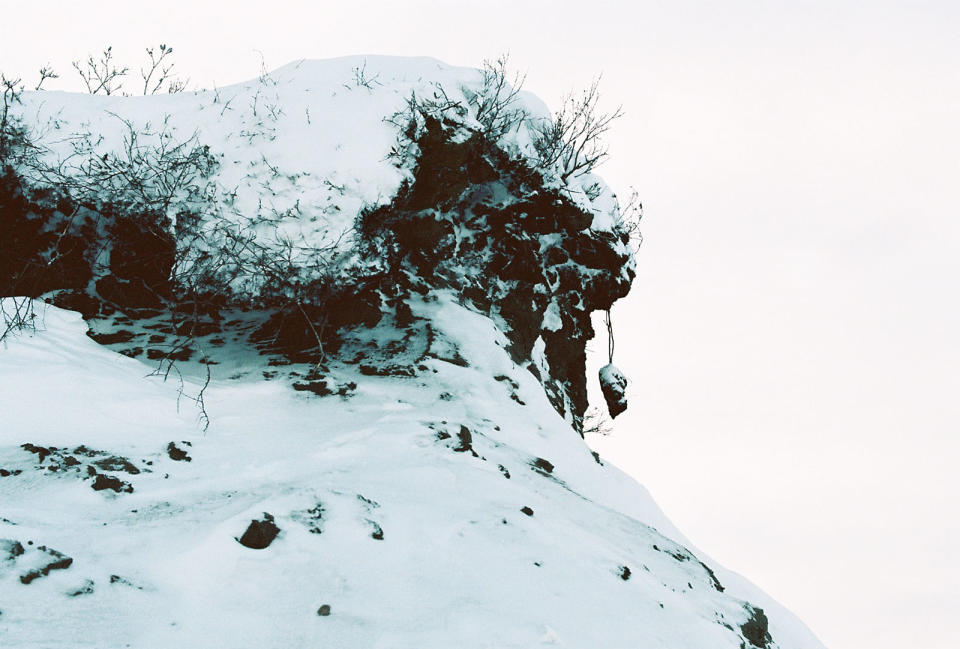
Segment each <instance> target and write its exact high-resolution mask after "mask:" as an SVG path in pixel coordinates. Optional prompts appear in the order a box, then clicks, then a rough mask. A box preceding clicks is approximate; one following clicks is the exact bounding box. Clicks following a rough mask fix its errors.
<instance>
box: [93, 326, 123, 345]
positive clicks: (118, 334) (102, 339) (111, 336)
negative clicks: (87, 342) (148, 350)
mask: <svg viewBox="0 0 960 649" xmlns="http://www.w3.org/2000/svg"><path fill="white" fill-rule="evenodd" d="M87 335H88V336H90V337H91V338H93V339H94V340H95V341H96V342H98V343H100V344H101V345H113V344H116V343H127V342H130V341H131V340H133V338H134V333H133V332H132V331H127V330H126V329H119V330H117V331H114V332H111V333H93V332H91V331H88V332H87Z"/></svg>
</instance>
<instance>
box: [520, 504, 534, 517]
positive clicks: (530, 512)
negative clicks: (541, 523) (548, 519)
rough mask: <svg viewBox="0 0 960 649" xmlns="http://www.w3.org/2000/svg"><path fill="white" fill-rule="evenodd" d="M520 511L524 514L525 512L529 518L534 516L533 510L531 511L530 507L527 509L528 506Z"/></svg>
mask: <svg viewBox="0 0 960 649" xmlns="http://www.w3.org/2000/svg"><path fill="white" fill-rule="evenodd" d="M520 511H522V512H523V513H524V514H526V515H527V516H533V510H532V509H530V508H529V507H527V506H526V505H524V506H523V507H522V508H521V509H520Z"/></svg>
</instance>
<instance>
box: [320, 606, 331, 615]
mask: <svg viewBox="0 0 960 649" xmlns="http://www.w3.org/2000/svg"><path fill="white" fill-rule="evenodd" d="M317 615H319V616H320V617H327V616H328V615H330V605H329V604H324V605H323V606H321V607H320V608H318V609H317Z"/></svg>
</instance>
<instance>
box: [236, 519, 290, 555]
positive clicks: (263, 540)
mask: <svg viewBox="0 0 960 649" xmlns="http://www.w3.org/2000/svg"><path fill="white" fill-rule="evenodd" d="M279 533H280V528H279V527H277V526H276V525H275V524H274V522H273V516H271V515H270V514H268V513H266V512H264V513H263V518H262V519H261V520H252V521H250V525H249V526H248V527H247V531H246V532H244V533H243V536H241V537H240V538H239V539H237V541H239V542H240V544H241V545H243V546H245V547H248V548H251V549H253V550H263V549H264V548H266V547H268V546H269V545H270V544H271V543H273V540H274V539H275V538H277V534H279Z"/></svg>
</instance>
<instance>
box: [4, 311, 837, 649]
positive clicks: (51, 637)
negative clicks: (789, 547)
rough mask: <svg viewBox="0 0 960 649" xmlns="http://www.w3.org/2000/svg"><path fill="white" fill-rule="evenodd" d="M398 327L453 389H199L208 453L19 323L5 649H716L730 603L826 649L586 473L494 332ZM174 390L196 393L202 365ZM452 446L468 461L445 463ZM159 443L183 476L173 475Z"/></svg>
mask: <svg viewBox="0 0 960 649" xmlns="http://www.w3.org/2000/svg"><path fill="white" fill-rule="evenodd" d="M413 306H414V311H415V315H417V316H418V317H422V318H427V319H428V321H429V322H430V324H431V326H432V327H434V328H435V330H436V331H437V332H439V333H438V335H442V336H444V337H446V338H447V339H448V340H449V341H450V342H451V343H452V344H453V345H455V346H456V348H457V349H458V350H459V353H460V354H461V355H462V357H463V358H464V359H466V361H467V363H468V364H467V365H466V366H462V365H460V364H454V363H449V362H444V361H442V360H437V359H435V360H431V361H428V369H427V370H424V371H423V372H421V373H420V374H418V375H417V376H415V377H411V378H398V377H380V376H361V375H359V374H358V373H355V374H354V375H353V376H347V375H346V373H347V370H345V369H340V370H338V371H339V372H340V373H341V374H343V375H342V376H338V377H337V379H338V380H346V379H348V378H352V379H353V380H355V381H356V382H357V384H358V387H357V390H356V391H355V393H353V394H352V395H351V396H349V397H346V398H344V397H338V396H328V397H322V398H321V397H316V396H314V395H312V394H309V393H298V392H295V391H293V390H291V389H290V387H289V385H288V384H285V383H284V382H283V381H279V380H278V381H265V380H263V379H262V378H253V377H250V376H248V377H244V378H239V379H229V378H227V377H226V376H224V375H223V373H217V374H215V377H214V380H213V382H212V383H211V384H210V386H209V387H208V388H207V391H206V399H205V402H206V407H207V409H208V411H209V413H210V426H209V429H208V430H207V431H206V432H204V431H203V429H202V426H201V425H200V424H199V422H198V419H197V414H198V413H197V406H196V405H195V404H194V403H193V402H191V401H189V400H186V399H184V398H182V397H181V398H179V404H178V392H179V391H178V389H177V387H178V386H177V383H176V381H173V380H171V379H168V380H167V381H166V382H164V381H163V380H162V378H161V377H156V376H154V377H148V376H147V375H148V374H150V373H151V372H152V371H153V370H154V369H155V368H154V367H153V366H150V365H147V364H144V363H141V362H139V361H137V360H133V359H130V358H127V357H125V356H122V355H119V354H116V353H114V352H112V351H111V350H109V349H108V348H106V347H103V346H100V345H98V344H96V343H94V342H93V341H92V340H90V339H89V338H87V337H86V336H85V335H84V334H85V324H84V322H83V321H82V319H81V318H80V316H79V315H78V314H75V313H72V312H68V311H63V310H60V309H58V308H55V307H52V306H47V305H44V304H42V303H39V302H38V303H37V304H36V309H37V312H38V313H39V314H40V315H41V317H40V326H39V327H38V330H37V331H36V332H27V331H25V332H20V333H17V334H15V335H13V336H10V337H8V338H7V341H6V343H5V345H4V346H3V347H2V348H0V411H2V412H3V413H4V416H3V425H2V428H0V467H2V468H4V469H6V470H7V471H15V470H18V469H19V470H20V471H22V473H20V474H17V475H8V476H6V477H2V478H0V539H7V540H8V541H10V542H19V543H21V544H22V545H23V547H24V548H26V552H25V553H24V554H23V555H22V556H17V557H8V558H0V611H2V614H0V638H3V639H4V645H5V646H16V647H71V648H76V647H97V648H98V649H106V648H110V647H123V646H131V647H138V648H141V647H142V648H146V649H149V648H152V647H157V648H160V647H173V646H188V647H223V646H229V647H238V648H239V647H284V648H286V647H296V646H332V647H344V648H347V647H358V648H360V647H383V648H387V647H390V648H407V647H409V648H410V649H413V648H414V647H416V648H418V649H423V648H430V647H437V648H440V647H451V646H457V647H478V648H479V647H531V646H539V645H541V644H555V645H559V646H568V647H609V648H612V649H617V648H621V647H622V648H624V649H626V648H627V647H650V648H655V647H664V648H667V647H670V648H673V649H676V648H683V647H691V648H692V647H698V648H702V647H711V648H720V647H730V648H731V649H732V648H735V647H739V646H740V642H741V639H740V636H739V635H738V633H736V632H734V631H731V630H730V629H728V628H726V627H725V626H723V624H728V625H730V626H731V627H732V628H733V629H737V630H738V629H739V625H740V624H742V623H743V622H745V621H746V613H745V609H744V608H743V601H744V600H746V601H749V602H750V603H751V604H752V605H753V606H755V607H756V606H760V607H762V608H763V609H764V611H765V612H766V614H767V615H768V616H769V618H770V623H771V626H770V631H771V635H772V636H773V639H774V641H775V642H776V646H778V647H780V648H781V649H788V648H792V647H796V648H801V647H802V648H805V649H810V648H811V647H818V646H820V645H819V643H818V642H817V641H816V640H815V639H814V638H813V637H812V635H811V634H810V633H809V631H807V630H806V629H805V627H803V625H802V624H801V623H799V622H797V621H796V620H795V619H794V618H793V617H792V616H790V614H789V613H786V612H785V611H783V610H782V609H781V608H779V607H778V606H777V605H776V604H775V603H773V602H770V601H769V600H768V598H766V597H765V596H764V595H763V594H762V593H760V592H759V591H757V590H756V589H755V588H753V587H752V586H750V585H749V584H748V583H746V582H745V581H743V580H741V579H740V578H738V577H736V576H734V575H733V574H731V573H728V572H726V571H724V570H722V569H720V568H718V567H717V566H716V565H715V564H713V563H712V562H711V561H710V560H709V559H708V558H707V557H705V556H703V555H702V554H700V553H699V552H697V551H696V550H695V549H694V548H692V546H690V544H689V543H688V542H687V541H686V540H685V539H684V538H683V537H682V535H680V534H679V533H678V532H677V530H676V529H674V527H673V526H672V525H671V524H670V523H669V521H668V520H667V519H666V518H665V517H664V515H663V514H662V512H660V510H659V509H658V508H657V506H656V504H655V503H653V502H652V500H651V499H650V497H649V495H648V494H647V492H646V491H645V490H644V489H643V487H641V486H640V485H638V484H636V483H635V482H633V481H632V480H631V479H630V478H628V477H627V476H626V475H624V474H623V473H621V472H619V471H618V470H616V469H615V468H614V467H612V466H610V465H609V464H606V463H604V464H603V465H601V464H599V463H597V462H596V461H594V458H593V457H592V456H591V454H590V452H589V450H588V448H587V447H586V446H585V445H584V444H583V442H582V440H580V438H579V437H578V436H577V435H575V434H574V433H573V432H572V431H571V430H570V428H569V426H568V425H567V424H566V423H565V422H564V421H563V420H562V419H561V418H560V417H559V416H558V415H557V413H556V412H555V411H554V410H553V408H552V407H551V406H550V404H549V403H548V401H547V399H546V397H545V396H544V393H543V390H542V388H541V387H540V385H539V383H538V382H537V381H536V379H535V378H534V377H533V376H532V375H531V374H530V373H529V372H528V371H526V370H523V369H521V368H519V367H517V366H516V365H514V364H513V363H512V362H511V361H510V359H509V357H508V355H507V353H506V352H505V351H504V350H503V345H504V344H505V338H504V336H503V334H502V333H501V332H500V331H499V330H497V328H496V326H495V325H494V324H493V322H492V321H491V320H489V319H488V318H485V317H483V316H481V315H478V314H476V313H473V312H471V311H469V310H467V309H465V308H464V307H462V306H460V305H458V304H456V303H455V301H454V300H453V299H452V298H451V296H449V295H444V294H442V293H441V294H438V295H437V296H436V299H435V300H427V299H424V300H423V301H422V302H418V303H416V304H414V305H413ZM233 352H235V353H237V354H241V353H243V350H239V349H237V350H230V349H227V350H225V352H224V353H225V354H230V353H233ZM214 367H215V368H216V367H217V366H214ZM183 371H184V373H185V375H186V376H187V384H186V386H185V392H186V393H187V394H195V393H196V392H197V391H198V390H199V388H200V382H201V378H202V377H201V374H200V367H199V365H197V366H191V365H190V364H189V363H185V364H183ZM502 375H506V376H507V377H509V379H510V381H511V382H512V384H515V385H516V388H515V389H514V388H512V387H511V384H509V383H506V382H505V381H503V380H502V379H500V380H498V378H495V377H500V376H502ZM511 391H513V392H515V393H516V394H517V395H518V396H519V397H520V400H521V401H523V402H524V405H521V404H520V403H519V402H518V401H516V400H514V399H511V397H510V394H511ZM443 393H451V394H455V395H457V398H455V399H449V400H448V399H444V398H442V397H441V395H442V394H443ZM461 426H466V427H467V428H468V429H469V431H471V433H472V438H471V445H472V449H473V451H474V452H475V453H476V456H474V455H473V453H470V452H456V451H455V450H454V448H455V444H454V443H455V442H456V440H457V435H458V431H459V430H460V427H461ZM441 433H447V434H449V435H450V436H451V437H450V438H447V439H442V435H441ZM171 442H174V443H175V444H176V445H177V447H178V448H181V449H185V450H186V451H187V452H188V454H189V456H190V457H191V461H189V462H187V461H174V460H173V459H172V458H171V457H170V456H169V455H168V454H167V448H168V444H170V443H171ZM25 443H30V444H34V445H37V446H42V447H57V449H59V450H61V451H66V452H72V451H73V450H74V449H75V448H76V447H77V446H79V445H81V444H82V445H85V446H86V447H87V448H89V449H96V450H101V451H105V452H108V453H110V454H115V455H118V456H122V457H123V458H126V459H128V460H129V461H130V462H131V463H133V464H134V465H136V466H138V467H139V468H140V470H141V471H140V473H138V474H135V475H130V474H127V473H122V472H114V473H115V474H116V475H117V476H119V477H121V478H123V479H124V480H127V481H129V482H130V483H131V484H132V485H133V487H134V491H133V493H129V494H128V493H114V492H112V491H109V490H107V491H93V490H92V489H91V488H90V484H91V481H90V480H84V479H83V475H84V474H83V473H82V472H79V473H72V472H70V471H59V472H52V471H50V470H49V469H46V466H49V464H50V463H52V462H53V461H54V459H53V456H51V457H48V458H46V460H45V461H44V462H41V463H38V462H37V459H38V458H37V456H36V455H35V454H32V453H29V452H27V451H26V450H24V449H23V448H21V444H25ZM187 443H189V445H188V444H187ZM74 455H76V453H74ZM77 457H79V458H80V459H81V460H82V461H83V462H84V463H86V462H88V461H89V460H88V459H86V458H83V457H81V456H79V455H78V456H77ZM539 458H542V459H543V460H546V461H547V462H549V466H550V467H551V471H545V470H543V469H542V468H541V469H540V470H537V469H536V468H535V466H537V464H536V463H537V460H538V459H539ZM147 462H152V464H147ZM539 466H541V467H542V466H543V465H539ZM501 467H502V469H501ZM504 471H506V472H509V475H510V477H509V479H507V478H506V477H505V473H504ZM101 472H103V471H101ZM318 505H319V506H320V507H321V508H322V513H321V514H320V517H319V518H318V517H317V516H316V512H317V511H318V509H317V506H318ZM524 507H529V508H530V509H532V512H533V513H532V515H529V516H528V515H526V514H525V513H523V512H521V509H522V508H524ZM264 512H267V513H269V514H271V515H272V516H274V517H275V520H276V524H277V525H278V527H280V529H281V533H280V535H279V536H278V538H277V539H276V540H275V541H274V542H273V543H272V544H271V545H270V546H269V547H268V548H266V549H263V550H253V549H249V548H246V547H244V546H242V545H241V544H240V543H238V542H237V540H236V539H237V538H239V537H240V536H241V535H242V534H243V532H244V530H245V529H246V527H247V525H248V524H249V523H250V521H251V520H252V519H259V518H260V517H261V516H262V515H263V513H264ZM314 528H319V530H320V533H319V534H317V533H313V532H311V529H314ZM377 530H380V531H381V533H382V537H383V538H382V539H377V538H374V533H375V532H376V531H377ZM30 542H32V545H29V543H30ZM41 545H42V546H44V547H46V548H51V549H54V550H56V551H57V552H59V553H62V554H63V555H65V556H68V557H70V558H72V559H73V561H72V564H71V565H70V566H69V567H68V568H66V569H60V570H53V571H50V572H49V574H48V575H46V576H43V577H41V578H38V579H36V580H34V581H32V582H31V583H30V584H23V583H21V580H20V579H19V577H20V576H22V575H23V574H24V571H25V570H28V569H30V568H33V567H36V566H39V565H43V564H44V561H47V558H46V557H47V555H45V554H44V553H43V552H41V551H40V550H39V549H38V546H41ZM654 546H656V548H657V549H654ZM3 547H4V545H3V542H2V541H0V550H2V548H3ZM676 557H689V558H687V559H678V558H676ZM700 561H703V562H704V563H706V564H707V565H711V567H712V569H713V570H714V571H715V573H716V576H717V578H718V579H719V582H720V583H721V584H722V585H723V586H724V587H725V588H726V590H725V591H724V592H722V593H721V592H719V591H718V590H717V589H716V588H715V587H714V586H713V584H712V580H711V577H710V575H709V574H708V572H707V571H706V570H705V568H704V567H702V565H701V563H700ZM624 566H626V567H629V568H630V571H631V573H630V579H629V580H624V579H622V578H621V576H620V572H621V570H622V567H624ZM85 590H92V592H89V593H83V591H85ZM78 592H79V593H81V594H76V595H71V593H78ZM323 605H328V606H329V607H330V614H329V615H328V616H320V615H318V614H317V610H318V609H319V608H320V607H321V606H323ZM51 621H55V623H51Z"/></svg>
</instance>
